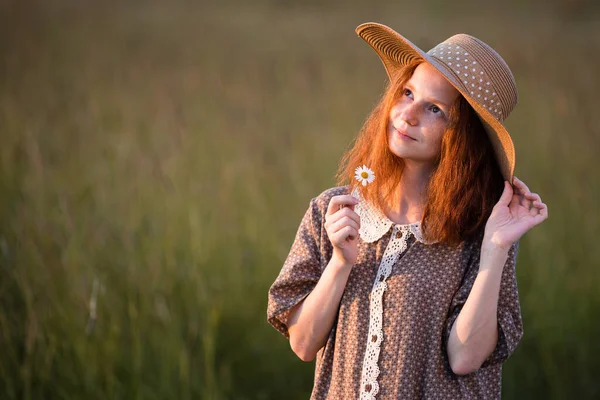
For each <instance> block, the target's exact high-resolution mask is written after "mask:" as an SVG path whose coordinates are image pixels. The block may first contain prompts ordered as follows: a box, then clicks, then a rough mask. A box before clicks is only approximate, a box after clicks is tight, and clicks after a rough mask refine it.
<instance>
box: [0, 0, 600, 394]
mask: <svg viewBox="0 0 600 400" xmlns="http://www.w3.org/2000/svg"><path fill="white" fill-rule="evenodd" d="M596 3H597V2H594V1H578V0H553V1H541V0H540V1H531V2H521V1H518V0H513V1H490V2H481V1H466V2H450V1H434V0H431V1H415V2H412V4H407V2H399V1H389V2H377V3H375V2H371V1H358V0H356V1H327V2H321V1H317V0H308V1H295V2H292V1H275V0H258V1H247V2H244V1H242V0H239V1H237V0H233V1H227V2H220V3H217V2H215V3H207V2H202V1H200V2H198V1H191V0H190V1H177V2H174V1H172V2H168V1H143V0H138V1H107V0H105V1H91V0H63V1H50V0H47V1H41V0H40V1H31V0H28V1H11V0H9V1H6V0H5V1H3V2H0V54H1V57H2V62H1V63H0V135H1V142H0V168H1V170H0V205H1V206H0V218H1V220H0V348H1V350H0V352H1V356H0V398H2V399H306V398H308V397H309V394H310V390H311V387H312V377H313V372H314V365H313V364H305V363H303V362H301V361H300V360H299V359H298V358H296V357H295V355H294V354H293V353H292V351H291V350H290V348H289V345H288V342H287V341H286V340H285V339H284V338H283V336H281V335H280V334H279V333H277V332H276V331H275V330H274V329H272V328H271V327H270V326H269V325H268V324H267V322H266V302H267V291H268V288H269V286H270V285H271V283H272V282H273V281H274V279H275V278H276V276H277V274H278V273H279V269H280V268H281V265H282V263H283V260H284V258H285V256H286V255H287V252H288V250H289V248H290V245H291V243H292V240H293V237H294V234H295V232H296V229H297V227H298V224H299V222H300V219H301V217H302V215H303V214H304V211H305V210H306V208H307V207H308V203H309V200H310V199H311V198H312V197H314V196H316V195H318V194H319V193H320V192H321V191H322V190H324V189H326V188H328V187H331V186H333V185H334V178H333V177H334V174H335V171H336V167H337V163H338V160H339V158H340V156H341V155H342V153H343V152H344V150H346V149H347V148H348V146H349V145H350V143H351V142H352V140H353V138H354V136H355V134H356V133H357V131H358V130H359V128H360V126H361V124H362V121H363V120H364V118H365V117H366V115H367V114H368V112H369V111H370V109H371V107H372V106H373V105H374V104H375V102H376V101H377V100H378V97H379V95H380V93H381V91H382V89H383V87H384V82H385V73H384V70H383V67H382V65H381V64H380V62H379V60H378V59H377V57H376V56H375V53H374V52H373V51H372V50H371V49H370V48H369V47H368V46H367V45H366V44H365V43H364V42H362V40H360V39H359V38H358V37H357V36H356V34H355V33H354V28H355V27H356V26H357V25H358V24H359V23H362V22H366V21H377V22H382V23H386V24H389V25H391V26H392V27H394V28H395V29H397V30H398V31H400V32H401V33H403V34H404V35H406V36H407V37H408V38H409V39H410V40H411V41H413V42H414V43H416V44H417V45H419V46H421V47H422V48H425V49H429V48H431V47H433V46H434V45H435V44H437V43H438V42H440V41H442V40H443V39H445V38H447V37H449V36H450V35H452V34H454V33H458V32H467V33H470V34H473V35H475V36H477V37H479V38H481V39H483V40H484V41H485V42H487V43H489V44H490V45H491V46H492V47H494V48H495V49H497V50H498V52H499V53H500V54H501V55H502V56H503V57H504V58H505V59H506V61H507V62H508V64H509V65H510V66H511V68H512V70H513V72H514V74H515V76H516V79H517V82H518V86H519V90H520V103H519V105H518V106H517V108H516V109H515V111H514V112H513V114H512V115H511V116H510V117H509V118H508V120H507V126H508V128H509V131H510V132H512V135H513V138H514V142H515V146H516V149H517V167H516V175H517V176H519V177H520V178H521V179H523V180H524V181H525V182H526V183H527V184H528V185H529V186H530V188H531V190H532V191H534V192H538V193H539V194H540V195H541V196H542V199H543V200H544V201H545V202H546V203H547V204H548V206H549V214H550V218H549V219H548V220H547V221H546V222H545V223H544V224H543V225H542V226H540V227H538V228H536V229H535V230H534V231H532V232H530V233H528V234H527V235H526V236H525V237H524V238H523V239H522V242H521V248H520V252H519V255H518V268H517V270H518V280H519V290H520V295H521V305H522V310H523V319H524V325H525V335H524V338H523V340H522V342H521V344H520V345H519V347H518V348H517V351H516V352H515V353H514V355H513V356H512V357H511V358H510V359H509V360H508V361H507V362H506V364H505V367H504V375H503V380H504V383H503V394H504V398H508V399H521V398H548V399H567V398H580V399H592V398H600V379H599V378H598V377H599V376H600V360H599V357H600V340H599V337H600V320H599V318H598V317H599V316H600V246H599V245H598V240H599V236H600V235H599V234H600V229H599V228H600V219H599V217H600V211H599V206H600V179H599V173H598V171H599V167H600V162H599V161H598V158H597V152H598V150H599V149H600V112H599V107H600V99H599V94H598V89H599V88H600V77H599V73H598V72H599V71H600V13H599V12H598V6H596Z"/></svg>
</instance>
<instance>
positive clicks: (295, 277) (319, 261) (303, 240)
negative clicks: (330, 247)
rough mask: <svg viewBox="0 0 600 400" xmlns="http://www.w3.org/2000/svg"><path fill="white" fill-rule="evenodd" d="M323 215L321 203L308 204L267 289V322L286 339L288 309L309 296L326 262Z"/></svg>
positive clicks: (314, 201)
mask: <svg viewBox="0 0 600 400" xmlns="http://www.w3.org/2000/svg"><path fill="white" fill-rule="evenodd" d="M321 200H322V199H321ZM323 215H324V205H323V201H319V198H317V199H313V200H311V203H310V206H309V208H308V210H307V211H306V213H305V214H304V217H303V218H302V222H301V223H300V227H299V228H298V232H297V233H296V238H295V239H294V243H293V244H292V248H291V250H290V252H289V254H288V256H287V258H286V260H285V263H284V264H283V267H282V269H281V271H280V273H279V276H278V277H277V279H276V280H275V282H274V283H273V285H272V286H271V288H270V289H269V299H268V307H267V320H268V321H269V323H270V324H271V325H273V327H275V329H277V330H278V331H279V332H281V333H282V334H283V335H285V337H286V338H289V333H288V327H287V318H288V314H289V311H290V309H291V308H293V307H294V306H295V305H296V304H298V303H300V302H301V301H302V300H303V299H304V298H305V297H306V296H308V295H309V294H310V292H312V290H313V289H314V288H315V286H316V285H317V283H318V281H319V279H320V278H321V274H322V272H323V268H324V266H323V265H324V264H325V265H326V263H327V262H328V260H325V261H324V258H325V255H324V254H323V248H324V247H325V246H324V245H322V242H323V241H327V242H328V240H327V236H326V232H325V229H324V227H323V219H324V218H323Z"/></svg>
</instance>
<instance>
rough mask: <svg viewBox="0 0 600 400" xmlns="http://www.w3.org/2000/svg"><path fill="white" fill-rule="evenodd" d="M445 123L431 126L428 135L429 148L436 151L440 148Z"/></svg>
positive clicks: (438, 122) (439, 122) (436, 123)
mask: <svg viewBox="0 0 600 400" xmlns="http://www.w3.org/2000/svg"><path fill="white" fill-rule="evenodd" d="M446 126H447V124H446V122H445V121H443V122H441V121H436V122H435V123H433V124H432V125H431V128H430V130H429V135H428V139H429V140H428V141H429V144H430V145H431V147H433V148H435V149H436V151H439V149H440V148H441V147H442V138H443V137H444V132H445V131H446Z"/></svg>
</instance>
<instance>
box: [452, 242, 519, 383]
mask: <svg viewBox="0 0 600 400" xmlns="http://www.w3.org/2000/svg"><path fill="white" fill-rule="evenodd" d="M507 257H508V249H505V248H501V247H498V246H495V245H493V244H491V243H488V242H485V241H484V244H483V245H482V247H481V257H480V266H479V272H478V274H477V277H476V279H475V282H474V283H473V288H472V289H471V292H470V294H469V297H468V298H467V301H466V302H465V304H464V305H463V308H462V310H461V312H460V314H459V315H458V318H457V319H456V321H455V322H454V325H453V326H452V330H451V332H450V337H449V339H448V347H447V350H448V359H449V361H450V366H451V367H452V370H453V371H454V373H456V374H458V375H464V374H468V373H471V372H473V371H475V370H477V369H478V368H479V367H480V366H481V364H482V363H483V362H484V361H485V359H486V358H487V357H488V356H489V355H490V354H491V353H492V351H493V350H494V348H495V347H496V344H497V342H498V296H499V292H500V282H501V278H502V270H503V268H504V264H505V263H506V259H507Z"/></svg>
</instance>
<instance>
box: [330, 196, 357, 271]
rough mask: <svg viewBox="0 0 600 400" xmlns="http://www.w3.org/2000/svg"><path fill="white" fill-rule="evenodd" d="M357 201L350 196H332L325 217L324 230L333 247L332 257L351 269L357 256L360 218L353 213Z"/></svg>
mask: <svg viewBox="0 0 600 400" xmlns="http://www.w3.org/2000/svg"><path fill="white" fill-rule="evenodd" d="M356 204H358V200H357V199H356V198H355V197H353V196H351V195H341V196H333V197H332V198H331V201H330V202H329V206H328V207H327V214H326V215H325V230H326V231H327V236H329V240H330V241H331V244H332V245H333V257H334V258H337V259H338V261H340V262H341V263H343V264H344V265H345V266H348V267H352V266H353V265H354V264H355V263H356V258H357V256H358V230H359V229H360V217H359V216H358V214H357V213H356V212H354V206H355V205H356Z"/></svg>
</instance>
